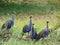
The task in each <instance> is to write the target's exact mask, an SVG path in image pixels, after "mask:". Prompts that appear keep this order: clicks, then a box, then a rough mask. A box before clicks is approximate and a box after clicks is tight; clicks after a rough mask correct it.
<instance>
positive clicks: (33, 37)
mask: <svg viewBox="0 0 60 45" xmlns="http://www.w3.org/2000/svg"><path fill="white" fill-rule="evenodd" d="M36 37H37V32H36V31H35V28H34V24H33V25H32V30H31V32H30V38H31V39H32V40H33V39H36Z"/></svg>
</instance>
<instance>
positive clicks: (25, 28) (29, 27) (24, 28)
mask: <svg viewBox="0 0 60 45" xmlns="http://www.w3.org/2000/svg"><path fill="white" fill-rule="evenodd" d="M31 27H32V16H30V21H29V23H27V24H26V25H24V27H23V29H22V35H24V34H25V33H28V35H29V32H30V31H31Z"/></svg>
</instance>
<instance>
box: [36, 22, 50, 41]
mask: <svg viewBox="0 0 60 45" xmlns="http://www.w3.org/2000/svg"><path fill="white" fill-rule="evenodd" d="M46 23H47V25H46V28H44V29H43V30H42V31H41V32H39V33H38V34H37V37H36V41H38V40H39V39H41V38H45V37H48V35H49V28H48V23H49V21H47V22H46Z"/></svg>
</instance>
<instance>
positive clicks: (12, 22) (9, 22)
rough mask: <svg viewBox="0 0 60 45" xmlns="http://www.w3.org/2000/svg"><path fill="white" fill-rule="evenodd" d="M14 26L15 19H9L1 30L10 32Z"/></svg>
mask: <svg viewBox="0 0 60 45" xmlns="http://www.w3.org/2000/svg"><path fill="white" fill-rule="evenodd" d="M13 25H14V17H11V18H9V19H8V20H7V21H6V22H5V23H4V24H3V25H2V27H1V30H3V29H4V28H5V29H6V30H9V29H10V28H11V27H12V26H13Z"/></svg>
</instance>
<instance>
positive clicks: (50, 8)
mask: <svg viewBox="0 0 60 45" xmlns="http://www.w3.org/2000/svg"><path fill="white" fill-rule="evenodd" d="M54 11H60V6H59V3H57V4H53V5H51V4H50V3H48V4H40V3H38V4H35V3H24V2H20V3H13V2H12V3H3V2H0V15H8V14H12V13H15V14H19V13H22V14H23V13H24V14H35V13H36V14H51V13H54Z"/></svg>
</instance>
